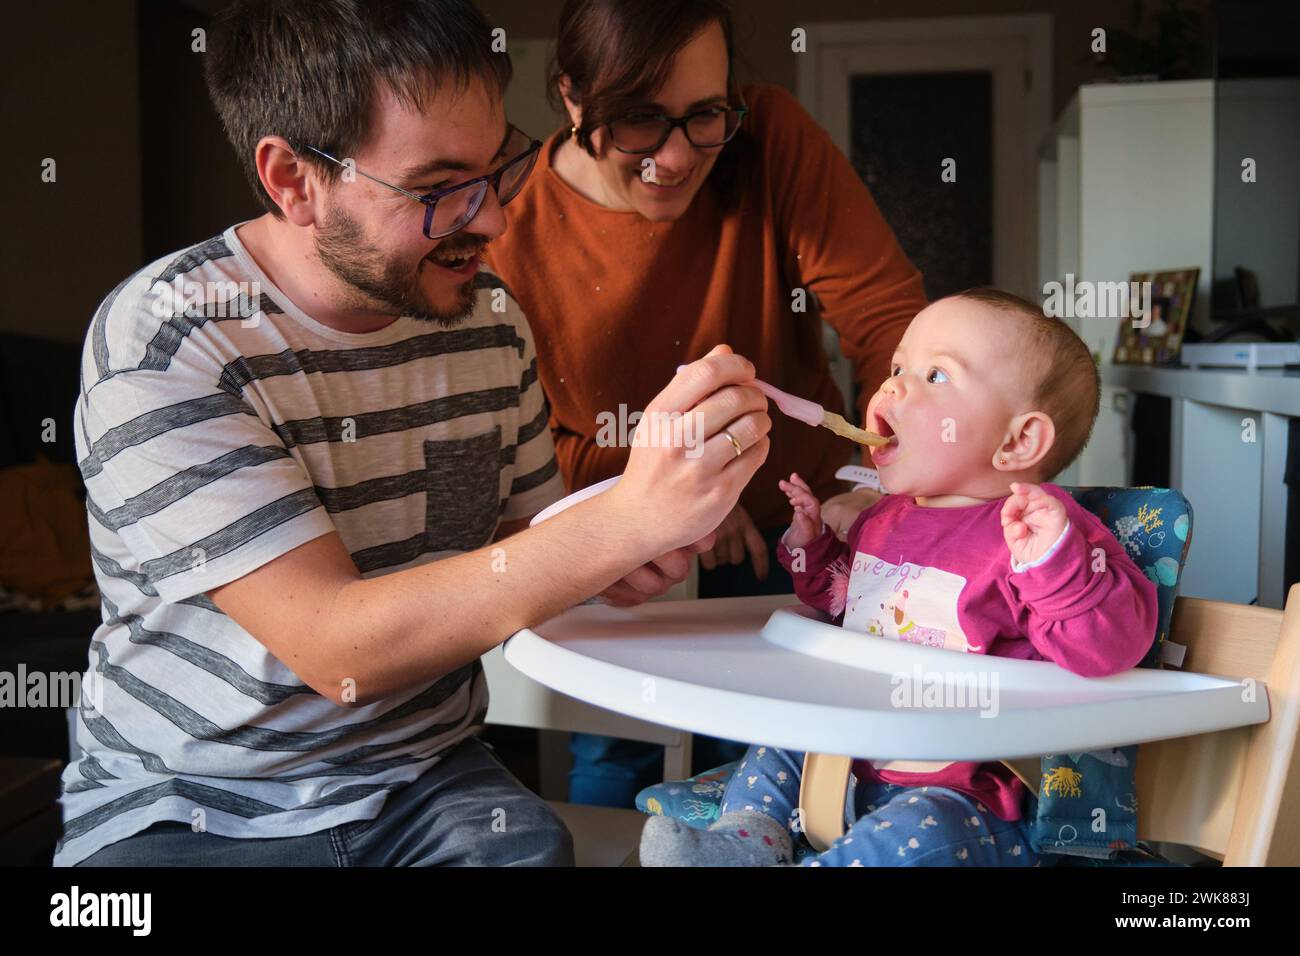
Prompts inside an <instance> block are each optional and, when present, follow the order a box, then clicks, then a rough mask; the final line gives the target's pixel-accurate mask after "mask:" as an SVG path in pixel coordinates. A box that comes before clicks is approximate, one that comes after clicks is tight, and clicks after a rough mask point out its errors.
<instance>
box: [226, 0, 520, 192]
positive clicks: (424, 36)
mask: <svg viewBox="0 0 1300 956" xmlns="http://www.w3.org/2000/svg"><path fill="white" fill-rule="evenodd" d="M492 39H493V38H492V28H491V26H489V24H488V22H487V20H485V19H484V17H483V15H482V14H481V13H480V12H479V11H478V10H477V9H476V8H475V7H474V6H473V4H471V3H469V2H468V0H236V2H234V3H232V4H231V5H230V6H229V7H227V8H226V9H225V10H223V11H222V12H221V13H220V14H218V15H217V17H216V20H215V22H214V24H213V33H212V38H211V43H210V44H209V52H208V54H207V64H206V69H207V81H208V93H209V94H210V95H211V97H212V102H213V104H214V105H215V106H216V108H217V113H218V115H220V117H221V122H222V124H223V125H224V126H225V128H226V135H227V136H228V137H229V138H230V142H231V143H232V144H233V145H234V147H235V151H236V152H237V153H238V154H239V162H240V165H241V166H242V167H243V169H244V174H245V175H246V176H247V177H248V181H249V183H250V184H251V185H252V187H253V190H254V192H255V193H256V194H257V196H258V199H259V200H261V202H262V205H263V206H265V207H266V208H267V210H268V211H270V212H271V213H273V214H274V215H276V216H277V217H278V216H280V215H281V213H280V210H279V209H278V208H277V207H276V205H275V203H274V202H272V201H271V197H270V196H268V195H267V194H266V191H265V190H264V189H263V188H262V184H261V182H260V181H259V180H258V177H257V165H256V162H255V156H254V151H255V149H256V147H257V143H258V140H260V139H261V138H262V137H263V136H283V137H284V139H285V140H286V141H287V142H288V143H289V145H290V146H291V147H293V149H294V151H295V152H296V153H297V154H298V156H299V157H300V158H301V159H303V160H304V161H306V162H309V163H312V164H313V165H315V166H317V167H318V168H319V169H320V170H321V173H322V175H323V176H324V177H325V179H326V181H333V179H334V178H336V177H337V175H338V173H339V171H340V170H339V167H338V166H336V165H335V164H333V163H330V162H329V161H328V160H324V159H321V158H320V157H318V156H317V155H316V154H315V153H313V152H311V151H310V150H309V149H307V147H308V146H315V147H316V148H317V149H323V150H325V151H326V152H328V153H331V154H332V155H334V156H338V157H339V158H340V159H342V158H344V157H346V156H349V155H350V154H351V153H353V152H354V151H355V150H356V149H357V148H358V147H359V146H360V145H361V144H362V143H363V142H364V141H365V138H366V135H367V133H368V131H369V122H370V118H371V106H372V104H373V102H374V99H375V94H376V93H377V92H378V90H379V89H381V87H380V84H384V85H386V86H387V87H388V88H389V89H390V90H392V92H393V94H394V95H395V96H396V97H397V98H398V100H399V101H401V102H403V103H405V104H407V105H410V106H412V107H413V108H415V109H422V108H423V106H424V100H425V95H426V93H427V89H428V84H430V83H433V84H435V85H436V84H441V83H446V82H449V81H450V82H454V83H456V84H457V87H456V88H457V90H458V91H461V90H464V89H465V88H466V87H467V86H468V85H469V84H470V83H471V82H472V81H473V80H474V79H475V78H481V79H482V80H483V81H484V83H485V84H486V85H487V87H488V90H489V91H491V92H495V93H497V94H498V95H501V94H503V93H504V92H505V88H506V86H507V85H508V84H509V82H510V75H511V69H512V68H511V64H510V56H509V54H507V53H505V52H500V53H496V52H493V50H492ZM416 158H418V157H416Z"/></svg>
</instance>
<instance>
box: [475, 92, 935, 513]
mask: <svg viewBox="0 0 1300 956" xmlns="http://www.w3.org/2000/svg"><path fill="white" fill-rule="evenodd" d="M744 95H745V99H746V102H747V103H748V105H749V107H750V113H749V115H748V116H747V117H746V119H745V123H746V127H747V129H748V131H749V133H750V134H751V135H752V136H753V137H754V138H755V140H756V142H757V148H756V150H755V153H756V155H755V158H754V162H755V163H756V170H755V173H754V178H753V179H752V180H750V181H749V182H750V185H749V186H748V187H747V188H746V189H745V190H744V192H743V193H742V195H741V197H740V201H739V203H738V204H737V205H736V208H734V209H731V210H727V209H725V208H724V207H723V205H722V204H721V203H720V202H719V200H718V198H717V196H716V194H715V192H714V190H713V189H712V188H711V185H710V184H707V183H706V184H705V186H704V187H702V188H701V189H700V191H699V192H698V193H697V194H696V196H695V199H694V200H693V201H692V203H691V205H690V206H689V207H688V209H687V211H686V213H685V214H684V215H683V216H682V217H681V218H680V219H678V220H676V221H675V222H671V223H652V222H650V221H648V220H646V219H645V218H643V217H642V216H640V215H639V214H638V213H635V212H631V211H616V210H611V209H606V208H604V207H603V206H600V205H597V204H595V203H593V202H591V201H589V200H588V199H586V198H584V197H583V196H582V195H580V194H579V193H578V192H577V191H576V190H574V189H573V188H572V187H570V186H569V185H568V184H567V183H565V182H564V181H563V180H562V179H560V177H559V175H558V174H556V172H555V171H554V170H553V169H552V167H551V163H550V158H551V153H552V150H553V149H554V148H555V147H556V145H557V144H558V142H559V134H558V133H557V134H556V135H554V136H552V137H551V138H550V139H549V140H548V141H547V142H546V144H545V146H544V147H543V149H542V154H541V156H540V157H539V158H538V162H537V167H536V169H535V170H534V172H533V175H532V178H531V181H530V182H529V183H528V185H527V187H526V188H525V189H524V191H523V193H522V194H521V195H520V196H519V197H518V198H517V199H516V200H515V201H514V202H513V203H511V204H510V205H509V206H507V207H506V214H507V218H508V220H509V229H508V231H507V232H506V234H505V235H504V236H502V237H501V238H499V239H497V240H496V241H495V242H493V243H492V244H491V245H490V246H489V247H488V252H487V260H488V265H489V267H490V268H491V269H492V271H493V272H495V273H496V274H497V275H499V276H500V277H501V278H502V279H503V280H504V281H505V283H506V285H507V286H509V288H510V291H511V292H512V294H513V295H514V296H515V297H516V298H517V299H518V301H519V303H520V304H521V305H522V307H523V309H524V312H525V313H526V315H527V316H528V320H529V323H530V324H531V326H532V329H533V333H534V338H535V339H536V343H537V355H538V368H539V373H540V376H541V381H542V385H543V387H544V389H545V391H546V395H547V398H548V399H549V401H550V405H551V429H552V432H553V433H554V436H555V447H556V454H557V456H558V458H559V464H560V468H561V470H562V472H563V473H564V478H565V482H566V484H567V485H568V487H569V489H570V490H571V491H572V490H576V489H578V488H585V487H586V486H587V485H590V484H592V483H593V482H596V481H599V480H601V479H603V478H608V477H610V476H611V475H616V474H619V473H621V472H622V470H623V467H624V465H625V464H626V462H627V456H628V449H626V448H615V447H601V446H599V445H597V443H596V434H597V431H598V430H599V427H600V423H599V420H598V419H597V416H598V415H599V414H600V413H602V412H605V413H613V414H614V415H617V414H618V408H619V404H620V403H626V405H627V407H628V410H629V411H635V410H639V409H644V408H645V406H646V404H647V403H648V402H649V401H650V399H651V398H653V397H654V395H655V394H656V393H657V392H658V391H659V390H660V389H661V388H663V386H664V385H665V384H666V383H667V382H668V380H669V379H670V378H672V376H673V374H674V372H675V370H676V368H677V366H678V365H680V364H682V363H684V362H689V361H692V360H694V359H697V358H699V357H700V356H702V355H704V354H705V353H706V352H708V351H709V349H711V348H712V347H713V346H715V345H717V344H719V343H722V342H725V343H726V344H728V345H730V346H731V347H732V348H733V349H734V350H735V351H736V352H739V353H740V354H742V355H744V356H745V357H747V358H748V359H750V360H751V361H752V362H753V363H754V366H755V367H756V368H757V369H758V374H759V377H761V378H763V379H766V380H767V381H769V382H771V383H772V384H773V385H776V386H777V387H778V388H783V389H785V390H786V391H788V392H792V393H793V394H795V395H799V396H802V397H805V398H810V399H812V400H814V401H816V402H820V403H821V404H822V405H823V406H824V407H826V408H828V409H831V410H834V411H838V412H841V413H843V412H844V404H843V401H842V400H841V398H840V395H839V392H838V390H837V389H836V387H835V383H834V381H833V380H832V379H831V376H830V374H829V371H828V369H827V360H826V355H825V352H824V350H823V348H822V343H821V326H820V322H819V320H818V316H819V312H820V317H821V318H824V319H826V321H828V322H829V323H830V324H831V325H832V326H833V327H834V329H835V330H836V331H837V332H838V333H839V336H840V344H841V348H842V350H843V352H844V354H845V355H846V356H847V357H848V359H849V360H850V361H851V362H852V364H853V368H854V378H855V380H856V381H857V383H858V385H859V386H861V388H862V396H861V403H862V407H861V408H859V409H858V410H857V414H856V415H849V416H848V417H849V418H850V420H852V419H854V418H857V419H858V420H859V422H860V421H861V416H862V412H863V410H864V409H865V407H866V401H867V400H868V399H869V398H870V397H871V395H872V393H874V391H875V389H876V387H877V386H878V385H879V383H880V382H881V381H883V380H884V378H885V377H886V375H887V374H888V363H889V359H890V356H891V354H892V352H893V349H894V347H895V345H897V343H898V340H899V338H900V337H901V336H902V334H903V329H904V328H905V327H906V326H907V323H908V322H909V321H910V320H911V318H912V316H914V315H915V314H916V313H917V312H918V311H920V310H921V309H922V308H923V307H924V306H925V304H926V300H925V295H924V292H923V289H922V285H921V276H920V273H919V272H918V271H917V270H916V268H915V267H914V266H913V265H912V264H911V263H910V262H909V261H908V259H907V257H906V256H905V255H904V254H903V251H902V249H900V248H899V246H898V243H897V242H896V241H895V239H894V235H893V232H892V231H891V230H890V228H889V226H888V225H887V224H886V223H885V221H884V219H883V218H882V216H881V215H880V211H879V209H877V207H876V204H875V202H874V200H872V198H871V195H870V193H869V192H868V191H867V188H866V186H864V185H863V183H862V181H861V179H860V178H859V177H858V175H857V173H856V172H855V171H854V169H853V167H852V166H851V165H850V164H849V162H848V160H847V159H846V158H845V157H844V155H843V154H842V153H841V152H840V151H839V150H838V149H837V148H836V147H835V145H834V143H832V142H831V139H830V137H829V136H828V135H827V134H826V132H825V131H824V130H822V128H821V127H820V126H818V125H817V124H816V123H815V122H814V121H813V119H812V117H810V116H809V115H808V113H807V112H806V111H805V110H804V108H803V107H802V106H801V105H800V104H799V102H798V101H797V100H796V99H795V98H794V97H793V96H791V95H790V94H789V93H787V92H785V91H784V90H782V89H780V88H778V87H771V86H753V87H748V88H746V89H745V90H744ZM726 148H730V146H728V147H726ZM797 288H803V289H805V290H806V292H807V299H808V308H807V311H804V312H796V311H794V310H793V308H792V303H793V301H794V299H793V297H792V292H793V290H795V289H797ZM814 303H815V304H814ZM770 413H771V415H772V419H773V428H772V433H771V439H772V446H771V452H770V453H769V455H768V459H767V461H766V463H764V465H763V467H762V468H761V469H759V471H758V473H757V474H756V475H755V477H754V479H753V480H752V481H751V482H750V484H749V486H748V487H747V488H746V489H745V491H744V493H743V494H742V495H741V503H742V504H743V505H744V506H745V508H746V509H747V510H748V511H749V513H750V516H751V517H752V518H753V519H754V522H755V523H756V524H757V525H758V527H759V528H763V529H766V528H775V527H780V526H782V525H785V524H788V523H789V520H790V509H789V505H788V502H787V500H786V497H785V495H784V494H783V493H782V492H781V491H780V489H779V488H778V487H777V484H776V483H777V479H778V478H788V477H789V475H790V472H792V471H798V472H799V474H800V475H802V476H803V477H804V478H805V479H806V480H807V481H808V482H809V484H810V485H811V487H812V488H813V490H814V491H815V492H816V493H817V494H818V495H819V496H820V497H822V498H823V499H824V498H825V497H827V496H828V495H831V494H836V493H838V492H841V491H846V490H848V486H847V485H845V484H844V483H842V482H839V481H836V480H835V478H834V475H835V470H836V469H837V468H839V467H840V466H841V465H844V464H846V463H847V462H848V461H849V458H850V455H851V454H852V451H853V446H852V445H851V444H850V443H849V442H847V441H845V440H844V439H842V438H838V437H836V436H835V435H833V434H831V433H830V432H829V431H827V430H826V429H824V428H811V427H809V426H808V425H804V424H802V423H800V422H796V421H792V420H790V419H787V418H785V417H784V416H782V415H781V414H780V412H778V411H777V410H776V407H775V406H772V407H771V409H770Z"/></svg>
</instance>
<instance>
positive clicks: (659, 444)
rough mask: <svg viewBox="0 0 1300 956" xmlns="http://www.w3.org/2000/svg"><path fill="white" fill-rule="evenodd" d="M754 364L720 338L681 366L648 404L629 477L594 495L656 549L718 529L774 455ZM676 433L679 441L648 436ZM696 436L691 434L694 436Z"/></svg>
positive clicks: (682, 544) (623, 525) (620, 523)
mask: <svg viewBox="0 0 1300 956" xmlns="http://www.w3.org/2000/svg"><path fill="white" fill-rule="evenodd" d="M753 377H754V366H753V364H752V363H751V362H750V361H749V360H748V359H745V358H742V357H741V356H739V355H736V354H734V353H733V352H732V351H731V349H729V348H728V347H727V346H725V345H719V346H718V347H717V348H715V349H713V351H711V352H710V353H709V354H708V355H706V356H705V357H704V358H702V359H700V360H699V361H697V362H692V363H691V364H690V365H687V366H685V367H684V368H682V370H681V371H679V372H678V373H677V374H676V376H674V377H673V380H672V381H671V382H669V383H668V385H667V386H666V387H665V388H664V390H663V391H661V392H660V393H659V394H658V395H656V396H655V397H654V398H653V399H652V400H651V401H650V403H649V404H648V405H647V406H646V409H645V413H644V414H643V415H642V418H641V421H640V423H639V424H638V425H637V430H636V436H637V440H636V441H635V442H633V445H632V450H631V453H630V454H629V456H628V462H627V467H626V468H625V469H624V471H623V477H622V479H621V480H620V481H619V482H618V484H616V485H615V486H614V487H612V488H610V489H609V491H607V492H605V493H604V494H601V495H597V496H596V498H594V499H593V500H594V501H595V500H599V501H601V502H602V504H605V505H608V506H610V507H611V508H612V509H613V511H614V512H616V514H615V515H614V516H613V517H614V518H615V520H616V522H617V523H616V524H615V527H618V528H620V529H626V531H627V532H629V533H631V534H632V535H633V537H634V538H635V540H637V541H638V542H640V543H641V544H643V545H648V546H650V548H651V550H650V553H651V554H654V553H656V552H660V553H666V552H669V551H674V550H676V549H678V548H683V547H687V546H688V545H689V544H690V543H691V542H693V541H699V540H700V539H701V538H703V537H704V536H705V535H706V534H709V533H710V532H712V531H714V530H716V529H717V528H718V526H719V524H720V523H721V522H720V521H719V516H723V517H725V516H726V515H728V514H729V513H730V512H731V510H732V509H733V508H735V507H736V502H737V501H739V499H740V492H741V490H742V489H743V488H744V487H745V485H747V484H748V483H749V479H750V478H752V477H753V476H754V472H755V471H757V470H758V467H759V466H760V465H761V464H762V463H763V460H764V459H765V458H767V452H768V447H769V444H770V442H769V439H768V437H767V435H768V432H769V431H770V430H771V428H772V420H771V419H770V418H769V417H768V414H767V397H766V396H765V395H763V393H762V392H760V391H759V390H758V389H756V388H754V387H753V386H750V385H744V384H742V383H744V382H747V381H750V380H752V379H753ZM664 434H670V435H671V434H677V435H681V436H682V441H681V442H680V443H678V444H674V443H673V442H664V441H662V440H658V441H657V440H654V438H653V437H651V438H650V439H645V438H644V437H643V436H647V435H649V436H655V435H659V436H662V435H664ZM687 436H689V439H688V437H687Z"/></svg>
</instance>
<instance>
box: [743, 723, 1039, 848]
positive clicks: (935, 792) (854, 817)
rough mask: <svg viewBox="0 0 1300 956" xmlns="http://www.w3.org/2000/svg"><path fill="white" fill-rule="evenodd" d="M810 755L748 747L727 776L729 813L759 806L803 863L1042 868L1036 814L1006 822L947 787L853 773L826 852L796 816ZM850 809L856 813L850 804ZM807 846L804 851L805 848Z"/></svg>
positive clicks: (977, 802)
mask: <svg viewBox="0 0 1300 956" xmlns="http://www.w3.org/2000/svg"><path fill="white" fill-rule="evenodd" d="M803 758H804V755H803V754H802V753H801V752H799V751H797V750H780V749H778V748H776V747H750V748H749V750H748V751H747V752H746V754H745V759H744V760H743V761H741V763H740V765H739V766H738V767H737V768H736V772H735V773H734V774H733V775H732V777H731V779H730V780H729V781H727V789H726V790H725V791H724V792H723V794H722V807H721V811H722V812H723V813H733V812H736V811H738V810H759V811H762V812H763V813H766V814H769V815H770V816H772V817H774V818H775V819H777V820H780V821H781V822H782V823H783V824H785V826H786V827H787V828H788V829H789V830H790V833H791V836H792V837H793V838H794V841H795V847H796V850H795V857H796V859H797V860H798V861H799V862H800V864H801V865H803V866H1036V865H1037V864H1038V855H1037V854H1036V853H1035V852H1034V850H1033V847H1032V846H1031V845H1030V843H1029V828H1030V825H1031V824H1032V822H1033V814H1032V813H1028V814H1027V815H1026V816H1025V817H1022V818H1021V819H1020V820H1014V821H1011V822H1008V821H1006V820H1003V819H1001V818H1000V817H998V816H997V815H996V814H995V813H993V812H992V811H991V810H989V809H988V808H987V807H985V806H984V805H983V804H982V803H980V802H979V801H978V800H975V799H973V798H972V797H968V796H967V795H966V794H964V793H959V792H958V791H956V790H952V789H950V788H948V787H903V786H899V785H897V784H890V783H883V782H880V781H867V780H857V779H856V778H853V777H850V784H851V785H852V788H853V789H852V792H851V793H850V794H849V796H848V798H847V799H846V802H845V804H846V806H845V809H846V820H845V822H846V824H849V827H848V831H847V832H846V833H845V834H844V835H843V836H842V837H840V838H839V839H838V840H836V841H835V842H834V843H833V844H832V845H831V846H830V848H829V849H827V850H826V851H825V852H823V853H817V852H816V851H814V850H812V848H811V847H809V846H808V844H807V843H806V842H805V841H803V840H801V836H802V831H801V827H800V826H799V821H798V819H797V816H796V814H795V808H796V807H797V806H798V805H799V783H800V779H801V777H802V776H803ZM850 806H851V807H852V808H853V809H852V811H849V810H848V807H850ZM800 847H802V852H800V849H799V848H800Z"/></svg>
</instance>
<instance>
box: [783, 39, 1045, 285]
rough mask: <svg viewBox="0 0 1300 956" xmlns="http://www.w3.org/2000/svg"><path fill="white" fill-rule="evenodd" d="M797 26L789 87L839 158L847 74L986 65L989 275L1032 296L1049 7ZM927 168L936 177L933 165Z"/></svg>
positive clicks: (845, 125) (846, 141)
mask: <svg viewBox="0 0 1300 956" xmlns="http://www.w3.org/2000/svg"><path fill="white" fill-rule="evenodd" d="M805 29H806V30H807V40H808V48H807V52H806V53H802V54H800V55H799V56H798V57H797V61H798V63H797V66H798V75H797V87H796V90H797V94H798V97H799V99H800V101H801V102H802V103H803V104H804V106H805V107H806V108H807V109H808V111H809V112H810V113H811V114H812V115H813V118H814V119H816V120H817V121H818V122H819V123H820V124H821V125H822V126H823V127H825V128H826V130H827V132H829V133H830V135H831V138H832V139H833V140H834V142H835V144H836V145H837V146H839V148H840V149H841V150H842V151H843V152H844V155H846V156H848V155H849V154H850V153H849V149H850V135H849V120H850V116H849V112H850V111H849V78H850V77H851V76H853V75H861V74H864V73H875V74H895V73H921V72H925V73H939V72H956V71H968V70H981V71H988V72H990V73H992V75H993V117H994V121H993V122H994V130H993V224H994V226H993V228H994V237H993V283H994V284H995V285H997V286H999V287H1000V288H1004V289H1008V290H1010V291H1013V292H1018V293H1020V294H1021V295H1025V296H1028V297H1030V298H1031V299H1033V300H1035V301H1036V300H1037V298H1038V296H1039V294H1040V291H1039V289H1038V268H1037V260H1038V236H1037V214H1038V210H1037V206H1038V194H1037V193H1038V190H1037V186H1036V181H1037V175H1038V162H1037V160H1038V148H1039V144H1040V143H1041V142H1042V141H1043V137H1044V136H1045V135H1046V133H1047V130H1048V129H1049V127H1050V125H1051V102H1052V17H1051V14H1046V13H1037V14H1025V15H1016V16H997V17H934V18H927V19H917V20H856V21H846V22H842V23H814V24H809V25H808V26H807V27H805ZM934 174H935V177H936V179H937V178H938V176H939V174H940V170H939V169H937V168H936V169H935V171H934ZM957 175H958V177H959V178H960V176H961V170H960V169H958V170H957Z"/></svg>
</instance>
